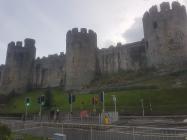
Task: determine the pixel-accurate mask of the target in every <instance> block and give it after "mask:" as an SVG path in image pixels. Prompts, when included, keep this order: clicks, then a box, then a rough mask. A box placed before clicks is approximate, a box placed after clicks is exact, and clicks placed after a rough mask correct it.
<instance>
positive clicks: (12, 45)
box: [8, 38, 35, 51]
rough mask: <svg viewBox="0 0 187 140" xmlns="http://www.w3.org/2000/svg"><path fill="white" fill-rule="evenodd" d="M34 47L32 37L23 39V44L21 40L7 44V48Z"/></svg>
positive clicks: (22, 48)
mask: <svg viewBox="0 0 187 140" xmlns="http://www.w3.org/2000/svg"><path fill="white" fill-rule="evenodd" d="M32 47H33V48H34V49H35V40H34V39H30V38H26V39H25V40H24V46H23V42H22V41H17V42H14V41H12V42H10V43H9V44H8V50H17V51H18V50H26V49H28V48H32Z"/></svg>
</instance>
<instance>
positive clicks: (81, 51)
mask: <svg viewBox="0 0 187 140" xmlns="http://www.w3.org/2000/svg"><path fill="white" fill-rule="evenodd" d="M96 51H97V35H96V33H95V32H93V31H92V30H89V31H87V29H85V28H82V29H81V31H80V32H79V31H78V29H77V28H74V29H72V30H71V31H69V32H68V33H67V36H66V89H67V90H69V89H81V88H83V87H85V86H86V85H88V84H89V83H90V82H91V81H92V80H93V79H94V78H95V73H96Z"/></svg>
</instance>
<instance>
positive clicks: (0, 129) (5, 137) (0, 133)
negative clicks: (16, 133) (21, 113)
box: [0, 124, 11, 140]
mask: <svg viewBox="0 0 187 140" xmlns="http://www.w3.org/2000/svg"><path fill="white" fill-rule="evenodd" d="M10 135H11V130H10V129H9V128H8V127H7V126H6V125H3V124H0V139H2V140H9V139H10Z"/></svg>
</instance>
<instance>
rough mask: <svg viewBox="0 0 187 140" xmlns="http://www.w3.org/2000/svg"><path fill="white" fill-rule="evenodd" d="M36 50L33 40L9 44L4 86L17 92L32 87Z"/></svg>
mask: <svg viewBox="0 0 187 140" xmlns="http://www.w3.org/2000/svg"><path fill="white" fill-rule="evenodd" d="M35 55H36V48H35V41H34V40H33V39H25V40H24V46H22V42H21V41H17V42H16V43H15V42H11V43H9V44H8V48H7V57H6V72H5V75H6V79H4V80H5V81H3V83H4V84H5V85H4V86H5V87H6V86H7V87H8V89H9V90H10V91H11V90H15V91H23V90H25V89H26V88H30V87H31V83H32V71H33V70H32V69H33V63H34V60H35Z"/></svg>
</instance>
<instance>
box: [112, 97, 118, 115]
mask: <svg viewBox="0 0 187 140" xmlns="http://www.w3.org/2000/svg"><path fill="white" fill-rule="evenodd" d="M112 99H113V102H114V112H115V114H116V112H117V109H116V96H115V95H112Z"/></svg>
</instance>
